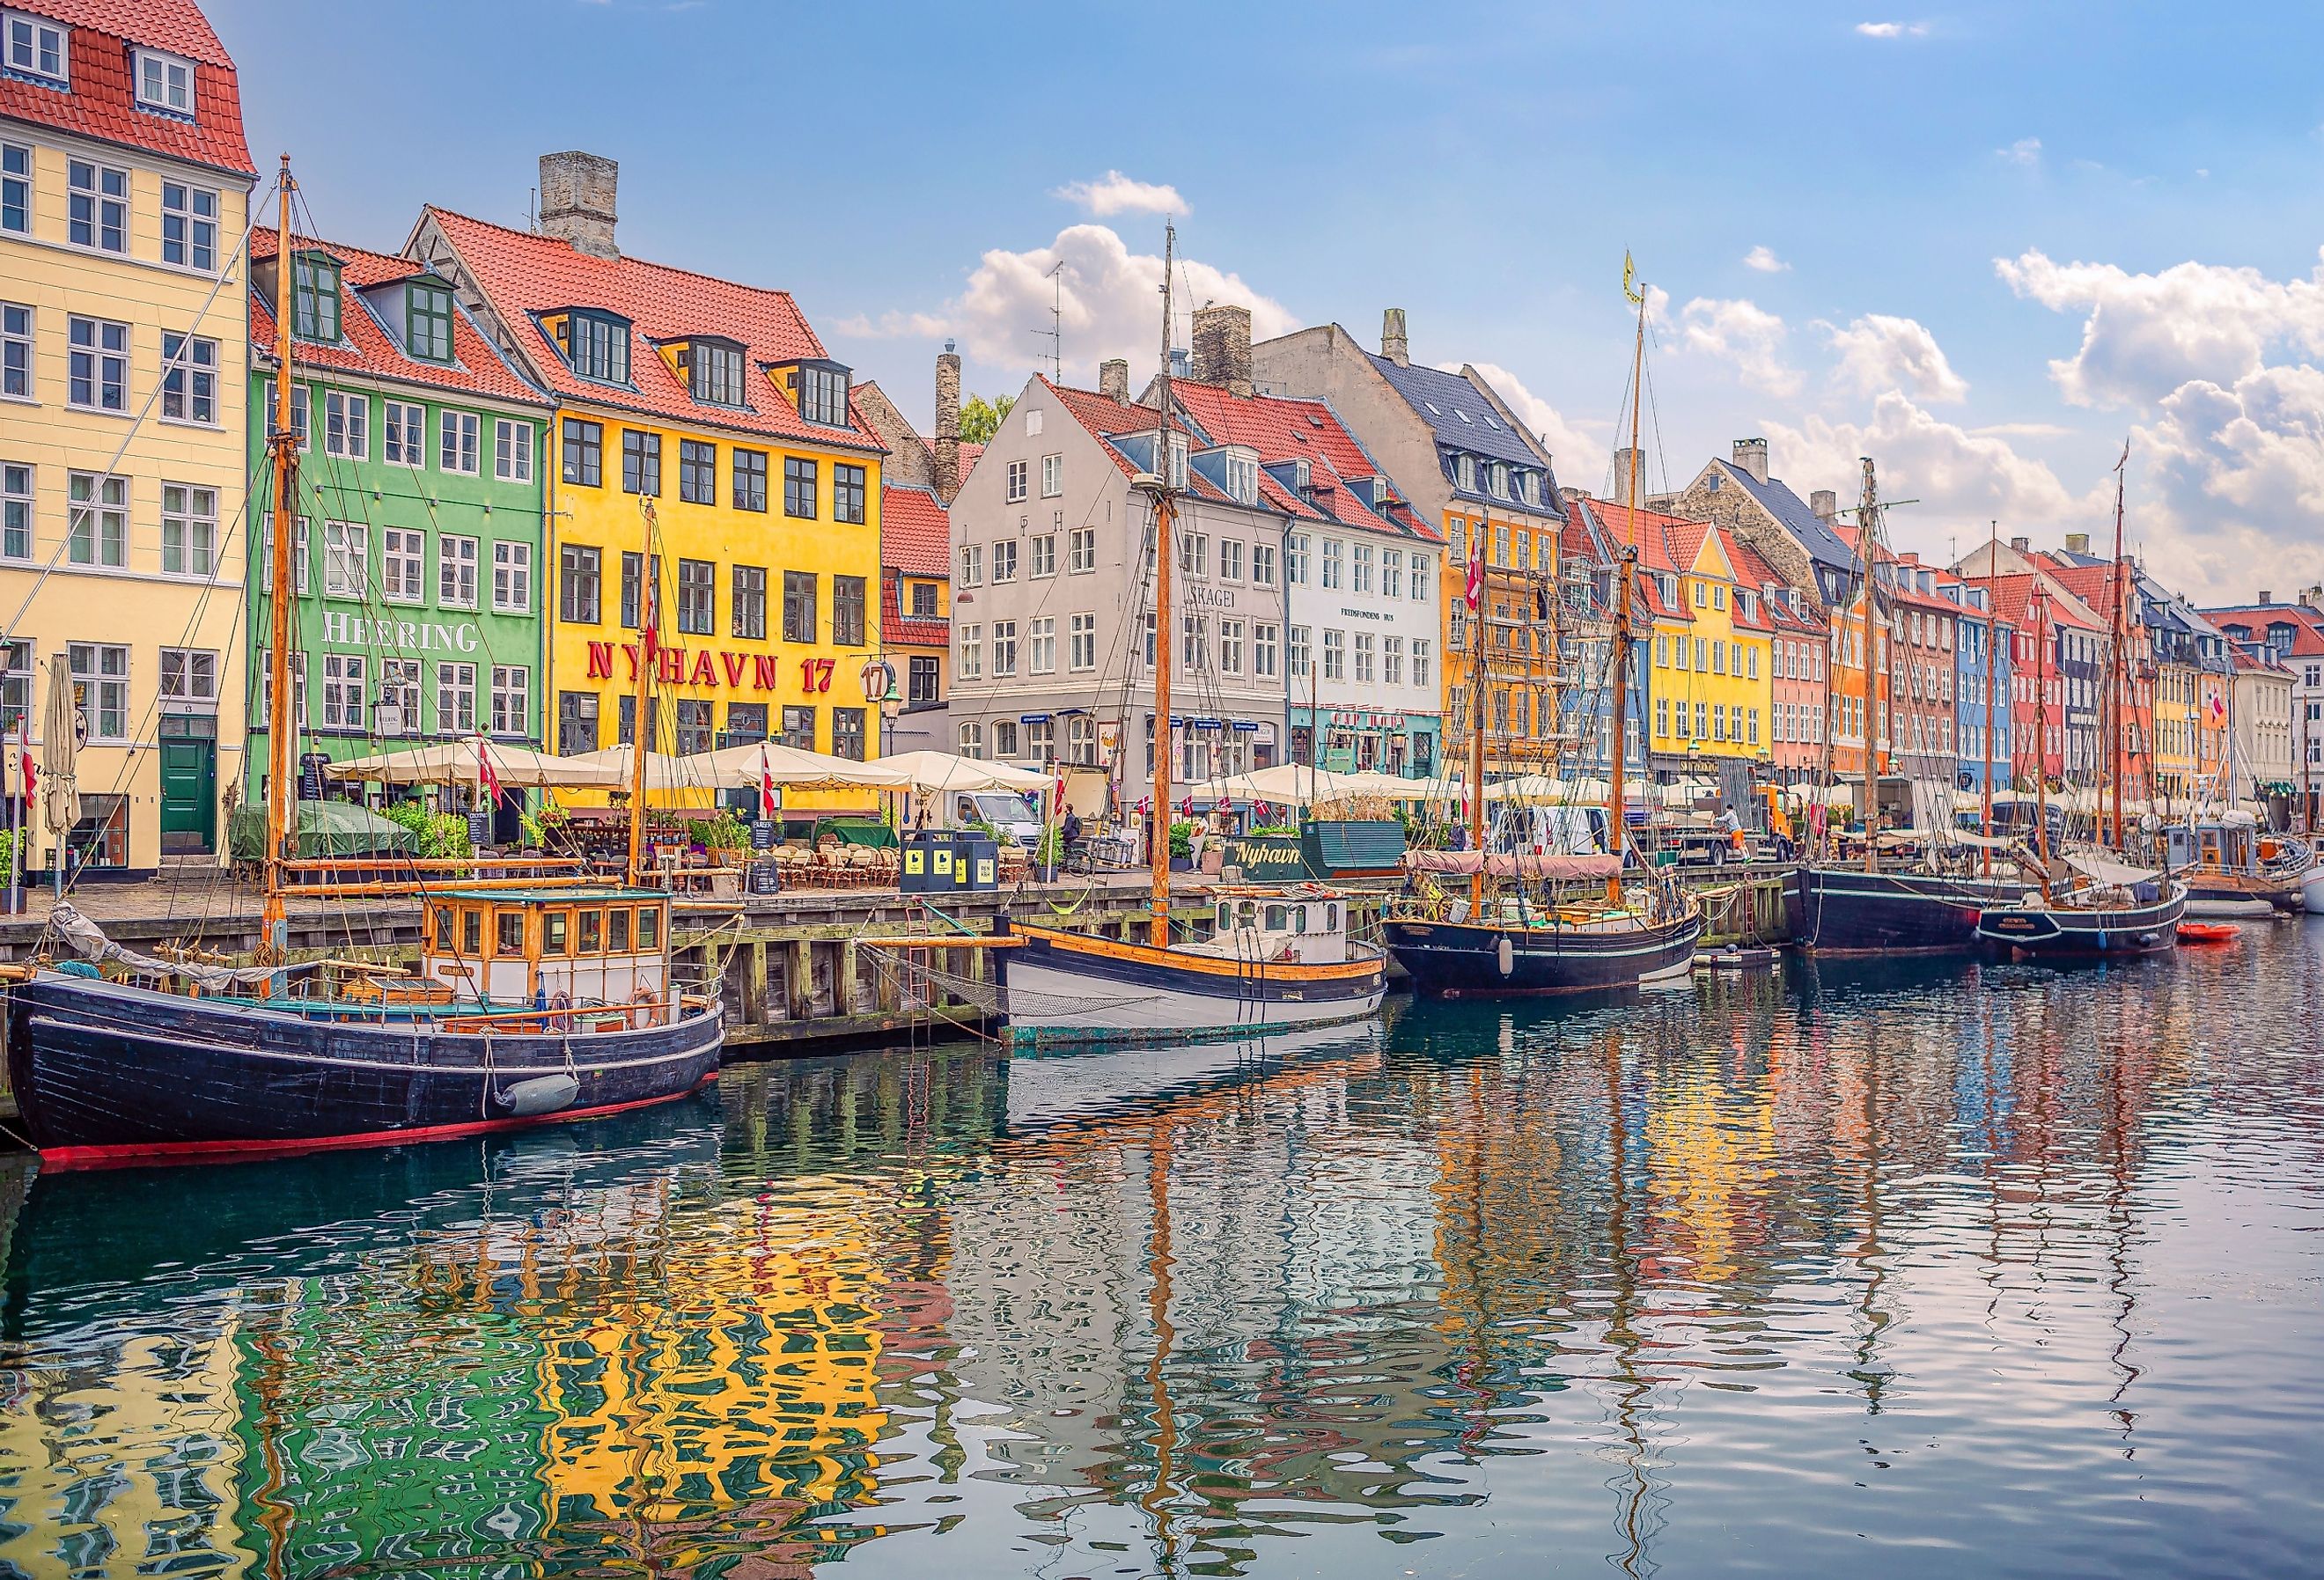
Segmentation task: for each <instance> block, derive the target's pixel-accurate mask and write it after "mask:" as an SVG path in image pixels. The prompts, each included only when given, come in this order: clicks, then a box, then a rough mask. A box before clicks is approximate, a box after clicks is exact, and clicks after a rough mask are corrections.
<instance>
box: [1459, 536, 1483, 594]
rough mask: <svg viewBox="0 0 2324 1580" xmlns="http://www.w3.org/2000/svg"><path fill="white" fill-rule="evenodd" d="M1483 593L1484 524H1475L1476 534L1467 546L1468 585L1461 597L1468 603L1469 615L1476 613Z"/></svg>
mask: <svg viewBox="0 0 2324 1580" xmlns="http://www.w3.org/2000/svg"><path fill="white" fill-rule="evenodd" d="M1484 591H1485V523H1484V522H1478V523H1477V533H1476V536H1475V538H1474V539H1472V540H1471V542H1470V544H1469V585H1468V587H1467V588H1466V589H1465V591H1464V594H1463V596H1465V597H1466V598H1467V599H1468V601H1469V613H1470V614H1471V615H1474V614H1476V613H1477V600H1478V599H1479V598H1480V596H1483V594H1484Z"/></svg>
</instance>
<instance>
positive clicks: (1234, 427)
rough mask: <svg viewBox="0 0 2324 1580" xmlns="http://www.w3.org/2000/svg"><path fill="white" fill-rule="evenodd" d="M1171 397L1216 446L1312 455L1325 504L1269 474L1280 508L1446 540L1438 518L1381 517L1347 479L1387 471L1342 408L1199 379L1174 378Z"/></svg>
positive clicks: (1269, 459) (1271, 462)
mask: <svg viewBox="0 0 2324 1580" xmlns="http://www.w3.org/2000/svg"><path fill="white" fill-rule="evenodd" d="M1170 394H1171V398H1172V399H1173V400H1175V401H1176V402H1177V403H1178V409H1179V411H1181V412H1183V413H1184V414H1185V416H1186V418H1187V419H1188V420H1190V421H1192V422H1193V423H1194V426H1195V427H1196V428H1198V429H1200V430H1202V432H1203V435H1205V436H1206V437H1208V438H1209V439H1210V440H1211V442H1212V443H1213V444H1231V445H1242V446H1246V447H1248V448H1250V449H1252V450H1255V451H1257V452H1258V454H1259V464H1260V465H1262V466H1279V465H1282V464H1283V463H1285V462H1292V461H1305V462H1307V463H1308V467H1309V476H1311V477H1313V478H1314V480H1315V484H1316V492H1317V493H1318V494H1321V495H1323V498H1322V500H1321V502H1320V505H1319V504H1310V503H1309V502H1308V501H1305V500H1301V499H1299V498H1297V497H1296V496H1295V495H1294V494H1291V492H1290V491H1289V490H1287V489H1286V488H1285V487H1283V486H1282V485H1281V484H1279V483H1277V481H1275V479H1273V478H1272V477H1269V476H1266V475H1265V474H1264V473H1262V474H1261V475H1260V478H1259V492H1260V494H1263V495H1265V496H1266V498H1267V500H1268V504H1271V505H1273V506H1274V507H1275V508H1276V509H1277V510H1282V511H1286V512H1287V513H1290V514H1293V515H1297V516H1307V517H1323V516H1326V515H1328V516H1329V517H1330V518H1331V519H1333V520H1335V521H1337V522H1341V523H1342V525H1346V526H1353V527H1367V528H1369V529H1371V530H1372V531H1382V532H1395V533H1397V534H1398V535H1400V536H1408V537H1419V538H1422V539H1425V541H1428V542H1431V543H1441V542H1443V541H1444V535H1443V531H1442V530H1441V529H1439V528H1438V527H1436V526H1435V525H1434V524H1433V523H1431V522H1425V521H1423V520H1421V519H1420V517H1419V516H1418V515H1416V514H1415V513H1412V512H1411V511H1409V510H1406V511H1401V512H1396V511H1393V507H1391V511H1392V513H1391V514H1390V515H1388V516H1382V515H1381V514H1380V513H1378V512H1376V511H1374V510H1372V509H1371V508H1370V507H1369V505H1367V504H1364V502H1363V501H1362V500H1361V499H1360V498H1359V497H1358V496H1357V495H1356V494H1355V493H1354V491H1353V490H1351V489H1350V488H1348V487H1347V486H1346V485H1347V484H1349V483H1351V482H1353V481H1355V480H1356V479H1358V478H1366V477H1377V476H1384V474H1383V472H1382V471H1381V468H1380V466H1379V463H1378V462H1377V461H1375V460H1373V459H1372V457H1371V455H1370V453H1369V451H1367V450H1366V449H1365V448H1364V447H1363V444H1362V443H1361V441H1360V440H1359V439H1357V438H1356V436H1355V435H1354V434H1352V433H1351V432H1350V431H1348V429H1347V427H1346V426H1345V425H1344V424H1343V423H1342V422H1341V420H1340V419H1339V414H1338V413H1337V412H1335V411H1333V410H1332V408H1331V406H1330V404H1329V403H1327V402H1323V401H1314V400H1302V399H1295V398H1291V397H1286V396H1281V395H1236V394H1234V393H1231V392H1230V391H1228V390H1227V389H1226V388H1224V387H1223V386H1222V385H1219V384H1211V383H1199V382H1197V381H1195V380H1193V379H1173V380H1171V382H1170Z"/></svg>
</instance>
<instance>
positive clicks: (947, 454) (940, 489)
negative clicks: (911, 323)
mask: <svg viewBox="0 0 2324 1580" xmlns="http://www.w3.org/2000/svg"><path fill="white" fill-rule="evenodd" d="M932 448H933V449H934V450H935V453H936V497H937V498H938V499H940V500H942V501H943V502H944V503H945V504H951V503H952V496H953V495H954V494H958V493H959V492H960V353H959V352H957V351H954V349H953V348H952V342H951V341H949V340H947V341H945V348H944V349H943V350H942V351H940V352H938V353H937V354H936V444H935V445H934V446H933V447H932Z"/></svg>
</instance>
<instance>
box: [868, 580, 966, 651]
mask: <svg viewBox="0 0 2324 1580" xmlns="http://www.w3.org/2000/svg"><path fill="white" fill-rule="evenodd" d="M880 640H881V642H912V643H915V644H917V645H918V646H920V647H945V646H948V645H949V644H950V643H951V642H952V622H951V621H949V620H945V619H944V618H942V617H936V618H933V619H932V618H930V617H929V616H927V615H925V614H905V613H904V611H903V608H902V606H901V605H899V604H898V603H897V601H896V578H895V577H892V576H883V577H881V578H880Z"/></svg>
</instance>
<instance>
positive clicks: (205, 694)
mask: <svg viewBox="0 0 2324 1580" xmlns="http://www.w3.org/2000/svg"><path fill="white" fill-rule="evenodd" d="M161 701H162V703H163V704H164V705H165V706H167V705H171V704H175V705H176V707H177V710H179V711H185V712H201V713H214V712H216V711H217V654H216V653H214V652H211V651H207V650H206V649H202V648H188V647H165V648H163V649H162V650H161Z"/></svg>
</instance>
